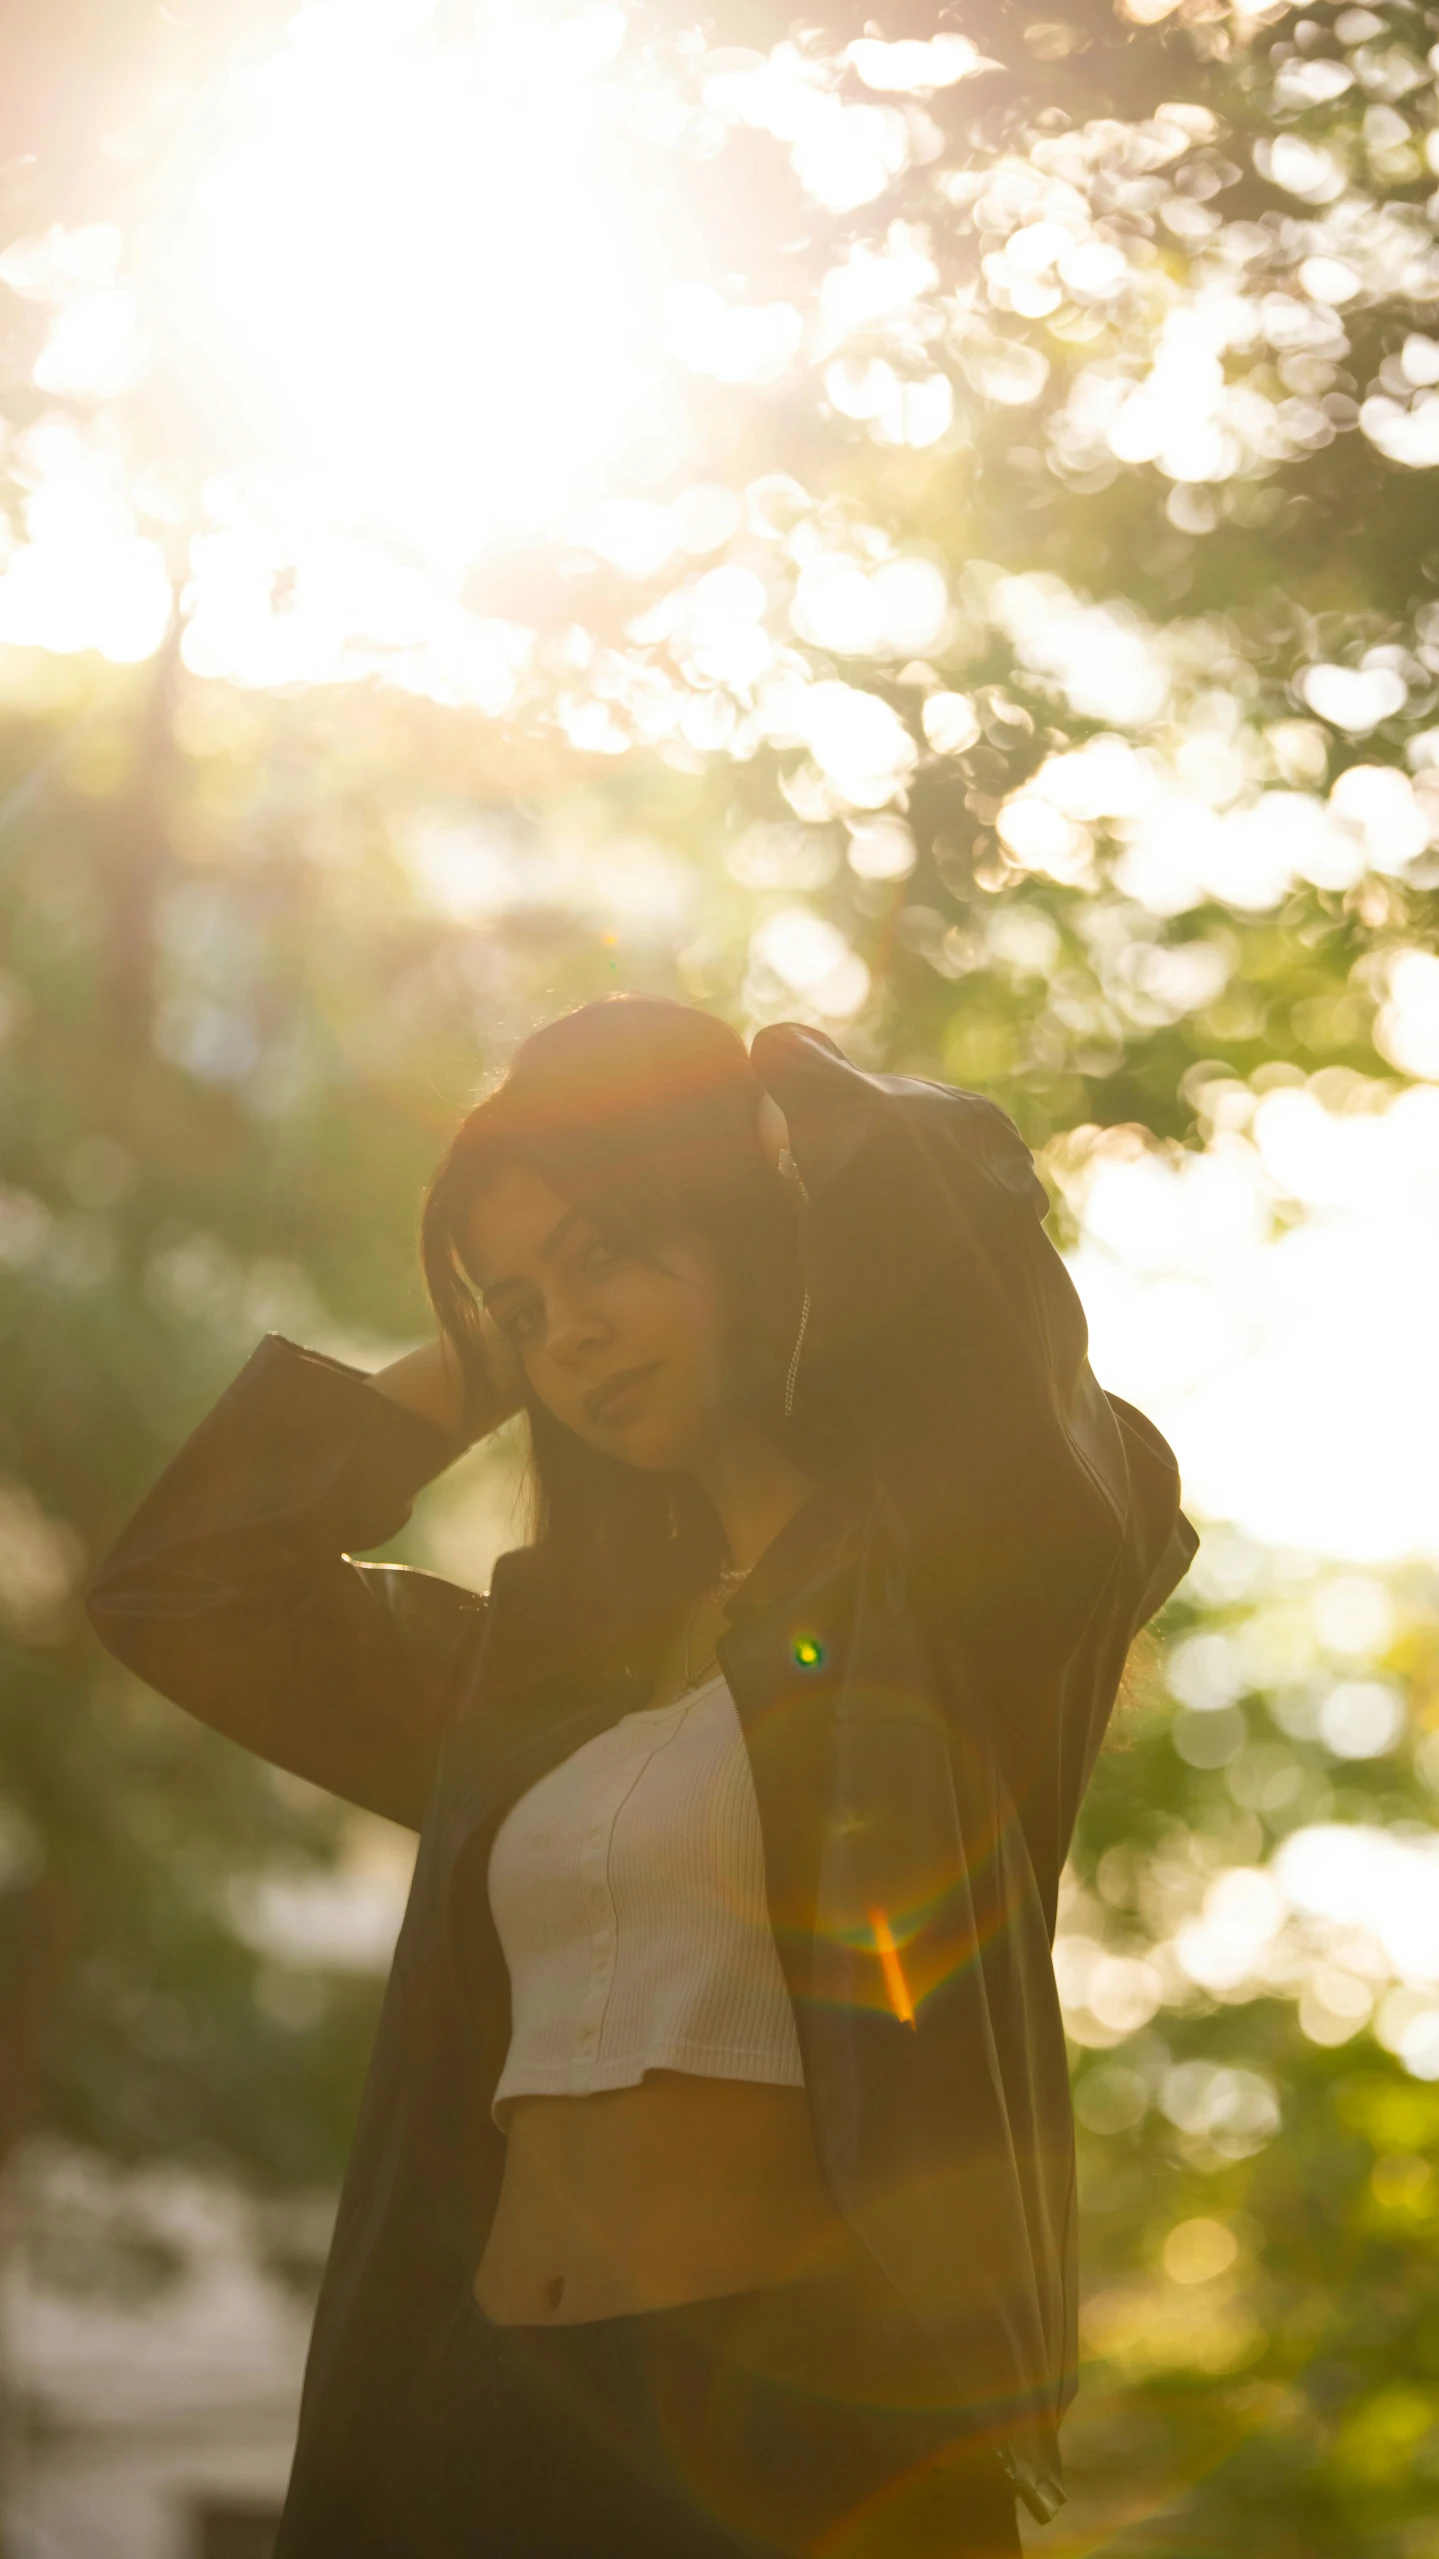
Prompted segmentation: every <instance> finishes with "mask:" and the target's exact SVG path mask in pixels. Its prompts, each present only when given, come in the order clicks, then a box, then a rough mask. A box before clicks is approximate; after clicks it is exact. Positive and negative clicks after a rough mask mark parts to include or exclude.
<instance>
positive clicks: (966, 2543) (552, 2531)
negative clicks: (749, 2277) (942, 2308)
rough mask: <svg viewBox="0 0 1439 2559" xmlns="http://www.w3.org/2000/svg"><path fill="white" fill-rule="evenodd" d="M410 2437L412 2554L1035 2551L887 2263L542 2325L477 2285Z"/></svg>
mask: <svg viewBox="0 0 1439 2559" xmlns="http://www.w3.org/2000/svg"><path fill="white" fill-rule="evenodd" d="M405 2433H406V2436H407V2438H408V2440H409V2442H410V2443H411V2444H412V2445H413V2448H414V2453H413V2460H412V2461H408V2460H407V2463H406V2476H405V2477H404V2478H403V2479H402V2480H400V2481H398V2482H395V2483H393V2485H394V2487H395V2491H396V2493H395V2500H394V2505H393V2507H392V2509H391V2521H390V2528H389V2537H390V2539H391V2541H392V2545H393V2551H394V2559H800V2554H809V2559H1019V2553H1020V2543H1019V2537H1018V2532H1017V2530H1016V2526H1015V2514H1014V2496H1013V2491H1012V2489H1011V2488H1010V2485H1009V2482H1008V2480H1007V2478H1006V2477H1005V2474H1004V2472H1003V2471H1002V2469H1001V2467H1000V2464H999V2462H998V2460H997V2459H996V2457H995V2455H994V2454H993V2452H992V2451H990V2450H989V2449H988V2448H987V2447H986V2446H985V2445H984V2444H983V2443H981V2442H979V2441H978V2440H977V2439H976V2438H975V2437H974V2435H973V2433H972V2432H966V2431H964V2430H962V2428H961V2427H960V2424H959V2421H958V2420H957V2418H956V2412H955V2409H954V2406H953V2400H952V2395H951V2394H950V2392H949V2389H948V2386H947V2384H946V2381H945V2378H944V2375H943V2372H942V2370H941V2368H940V2366H939V2364H938V2362H937V2360H936V2358H935V2356H934V2354H933V2351H932V2349H930V2347H929V2346H928V2345H927V2344H926V2342H925V2341H924V2339H923V2338H922V2337H921V2335H920V2332H919V2331H918V2329H917V2328H916V2326H915V2324H914V2322H913V2319H912V2318H911V2316H910V2314H909V2312H908V2311H907V2310H906V2309H905V2306H904V2304H903V2303H902V2302H901V2301H900V2299H899V2296H898V2294H897V2293H895V2292H894V2290H893V2288H892V2287H891V2286H890V2285H889V2284H888V2282H887V2281H886V2279H885V2278H884V2277H883V2276H882V2275H881V2274H879V2272H878V2271H877V2270H876V2269H871V2268H870V2267H869V2265H868V2261H866V2263H865V2266H864V2267H863V2268H861V2269H859V2270H857V2271H856V2270H850V2271H849V2272H847V2273H846V2274H845V2275H844V2276H843V2277H842V2278H837V2279H832V2280H829V2281H825V2282H815V2283H807V2284H793V2285H785V2286H783V2287H777V2288H775V2289H773V2290H768V2291H757V2292H745V2293H731V2294H726V2295H724V2296H723V2297H721V2298H720V2299H718V2300H709V2301H702V2302H690V2303H686V2304H685V2305H684V2306H683V2307H681V2308H679V2309H669V2310H652V2311H643V2312H639V2313H636V2314H633V2315H631V2316H629V2317H626V2318H619V2319H598V2320H589V2321H583V2322H572V2323H570V2324H568V2325H548V2326H544V2327H528V2326H527V2327H501V2326H497V2325H496V2324H494V2323H493V2322H491V2321H490V2320H488V2319H487V2318H486V2317H485V2316H484V2314H483V2312H482V2311H481V2310H480V2309H479V2308H478V2307H477V2306H476V2304H475V2302H474V2301H473V2299H472V2298H471V2296H470V2294H469V2293H468V2291H466V2292H465V2294H464V2295H463V2297H462V2298H461V2299H459V2300H458V2301H457V2302H456V2303H455V2306H454V2311H453V2314H452V2316H451V2318H450V2321H449V2323H448V2326H447V2328H446V2330H445V2332H444V2335H443V2337H442V2338H441V2339H440V2340H439V2342H438V2344H437V2346H436V2348H435V2351H434V2352H433V2353H432V2354H431V2355H430V2357H429V2358H428V2359H427V2361H426V2363H425V2365H424V2367H423V2368H422V2370H421V2371H420V2372H419V2373H418V2374H417V2375H416V2378H415V2383H414V2386H413V2390H412V2393H411V2398H410V2404H409V2406H408V2408H407V2410H406V2425H405Z"/></svg>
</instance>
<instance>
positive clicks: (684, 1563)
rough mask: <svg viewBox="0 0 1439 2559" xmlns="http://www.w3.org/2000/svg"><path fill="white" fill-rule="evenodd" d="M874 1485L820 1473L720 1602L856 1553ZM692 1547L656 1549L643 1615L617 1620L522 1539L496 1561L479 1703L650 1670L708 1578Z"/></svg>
mask: <svg viewBox="0 0 1439 2559" xmlns="http://www.w3.org/2000/svg"><path fill="white" fill-rule="evenodd" d="M874 1500H875V1488H874V1486H873V1484H872V1482H871V1480H870V1478H869V1476H868V1474H867V1473H866V1472H865V1470H864V1469H862V1468H861V1467H858V1466H850V1467H846V1468H844V1469H842V1470H840V1471H839V1472H838V1473H836V1474H834V1475H831V1476H828V1477H826V1478H825V1480H824V1481H823V1482H822V1483H820V1484H819V1485H817V1486H816V1488H815V1490H814V1492H813V1493H811V1494H810V1495H809V1496H808V1498H807V1499H806V1500H805V1501H804V1502H802V1503H801V1505H800V1508H799V1509H798V1510H797V1511H796V1512H795V1513H794V1515H793V1517H792V1518H791V1519H789V1520H787V1521H786V1523H785V1525H784V1527H783V1528H782V1529H781V1530H780V1531H779V1533H778V1535H777V1536H775V1537H773V1538H772V1539H771V1541H770V1543H769V1545H768V1546H767V1547H766V1548H765V1550H764V1553H763V1554H762V1555H761V1556H760V1557H759V1559H758V1561H757V1562H756V1564H755V1565H754V1567H753V1569H752V1570H751V1571H750V1573H749V1574H748V1575H747V1576H746V1578H745V1580H744V1581H743V1582H742V1583H741V1584H740V1587H739V1589H738V1590H737V1591H735V1592H734V1593H732V1594H731V1596H730V1598H729V1600H728V1601H727V1602H726V1614H727V1615H728V1616H729V1617H730V1618H731V1619H734V1620H737V1619H740V1618H743V1617H746V1616H748V1615H750V1614H751V1613H752V1612H754V1611H756V1610H758V1609H762V1608H767V1607H770V1606H772V1605H774V1604H775V1603H776V1602H778V1601H781V1600H783V1599H785V1598H787V1597H789V1596H791V1595H792V1594H793V1593H795V1592H796V1591H798V1590H801V1589H803V1588H805V1587H806V1586H807V1585H808V1584H809V1583H811V1582H812V1581H813V1580H814V1579H815V1578H816V1576H817V1575H818V1574H820V1573H821V1572H823V1571H825V1570H826V1569H828V1568H831V1567H833V1566H835V1565H836V1564H838V1563H840V1562H841V1561H842V1560H844V1559H845V1558H846V1557H848V1556H849V1555H851V1554H852V1553H855V1554H857V1553H858V1551H859V1547H860V1545H861V1543H862V1541H863V1532H864V1524H865V1521H866V1520H867V1518H868V1516H869V1514H870V1511H871V1509H872V1507H873V1503H874ZM708 1579H709V1569H708V1566H707V1564H706V1563H705V1561H704V1559H702V1558H699V1557H697V1556H695V1555H694V1553H693V1552H688V1553H680V1554H675V1553H674V1552H673V1551H671V1550H668V1549H666V1548H665V1547H663V1546H661V1547H658V1548H657V1549H656V1553H655V1558H654V1569H653V1573H652V1575H651V1577H650V1582H649V1587H648V1590H647V1592H646V1598H645V1606H644V1610H643V1612H642V1614H641V1615H640V1616H639V1617H638V1618H636V1619H633V1620H631V1621H630V1622H628V1623H626V1624H620V1623H617V1622H616V1620H615V1617H614V1615H613V1612H612V1610H610V1609H609V1608H607V1607H606V1604H605V1597H604V1594H603V1593H601V1592H598V1591H596V1590H594V1589H593V1588H591V1589H588V1590H584V1589H580V1588H577V1587H576V1585H575V1581H574V1578H573V1576H570V1575H566V1574H564V1573H563V1571H562V1570H561V1569H559V1568H558V1559H557V1558H556V1557H555V1556H554V1555H552V1554H550V1553H549V1552H548V1551H547V1550H546V1548H545V1547H544V1546H521V1547H515V1548H512V1549H511V1550H510V1552H509V1553H508V1554H505V1555H502V1556H501V1557H500V1558H499V1561H498V1562H497V1564H496V1566H495V1569H494V1575H493V1578H492V1583H491V1590H490V1604H489V1608H488V1611H487V1613H486V1626H485V1634H484V1640H483V1647H482V1651H481V1656H480V1669H479V1686H480V1689H481V1690H482V1692H483V1695H484V1698H485V1701H486V1703H487V1704H488V1703H491V1702H493V1701H494V1700H495V1699H497V1698H499V1697H503V1696H509V1695H512V1694H514V1693H515V1692H516V1691H519V1690H523V1689H529V1688H532V1687H533V1686H535V1685H536V1684H537V1683H538V1682H540V1681H544V1680H549V1679H554V1678H560V1677H563V1676H564V1675H565V1674H566V1673H569V1674H578V1673H581V1672H584V1671H586V1670H587V1669H588V1670H593V1671H595V1672H598V1673H600V1674H601V1675H606V1674H611V1673H613V1674H618V1675H620V1676H622V1677H623V1676H624V1675H625V1674H626V1673H628V1675H629V1677H630V1678H631V1679H641V1678H643V1677H644V1676H645V1675H646V1674H647V1673H648V1674H649V1675H652V1673H653V1666H654V1662H655V1660H656V1659H657V1658H658V1653H659V1648H660V1646H661V1645H662V1643H663V1641H664V1637H665V1634H666V1633H667V1631H668V1629H669V1627H670V1626H671V1624H672V1623H673V1619H674V1613H675V1611H676V1610H677V1609H680V1608H682V1607H683V1606H684V1605H685V1603H686V1601H689V1600H692V1599H694V1598H695V1597H696V1596H697V1595H698V1593H699V1592H700V1591H701V1590H703V1589H704V1588H705V1587H706V1586H707V1583H708Z"/></svg>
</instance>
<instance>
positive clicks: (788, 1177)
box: [779, 1146, 809, 1421]
mask: <svg viewBox="0 0 1439 2559" xmlns="http://www.w3.org/2000/svg"><path fill="white" fill-rule="evenodd" d="M779 1170H780V1173H781V1175H782V1176H783V1178H784V1180H785V1181H787V1182H792V1183H793V1184H794V1187H795V1189H796V1190H797V1191H798V1193H799V1195H800V1198H801V1200H802V1201H803V1202H804V1205H805V1207H806V1208H808V1206H809V1193H808V1191H807V1190H806V1188H805V1182H804V1175H803V1174H802V1173H801V1171H800V1169H799V1166H798V1165H797V1164H796V1162H795V1160H794V1157H793V1155H792V1154H791V1153H790V1150H789V1148H788V1147H787V1146H782V1147H781V1148H780V1155H779ZM808 1330H809V1285H808V1282H806V1285H805V1292H804V1304H803V1305H802V1307H801V1308H800V1310H799V1331H798V1332H797V1333H796V1335H795V1337H794V1349H793V1350H792V1351H791V1353H790V1355H789V1374H788V1376H787V1377H786V1379H785V1382H784V1417H785V1420H786V1421H789V1420H790V1418H791V1416H792V1414H793V1412H794V1389H795V1380H796V1378H797V1377H798V1376H799V1362H800V1353H801V1352H802V1351H803V1349H804V1337H805V1334H806V1333H807V1332H808Z"/></svg>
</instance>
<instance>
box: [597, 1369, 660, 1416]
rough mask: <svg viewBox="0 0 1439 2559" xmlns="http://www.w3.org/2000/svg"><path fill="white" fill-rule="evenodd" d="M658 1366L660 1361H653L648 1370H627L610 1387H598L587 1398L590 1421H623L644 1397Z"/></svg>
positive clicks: (612, 1380) (613, 1379) (610, 1383)
mask: <svg viewBox="0 0 1439 2559" xmlns="http://www.w3.org/2000/svg"><path fill="white" fill-rule="evenodd" d="M658 1366H659V1362H658V1360H651V1361H650V1363H649V1366H648V1367H647V1368H630V1369H626V1370H625V1371H624V1373H623V1375H622V1376H620V1377H616V1378H612V1379H611V1380H610V1382H609V1384H608V1385H605V1386H597V1387H596V1388H595V1390H594V1392H593V1394H591V1395H587V1396H586V1397H585V1411H586V1412H587V1413H588V1415H589V1417H590V1420H591V1421H592V1422H613V1421H623V1420H624V1419H625V1418H626V1417H627V1416H628V1414H629V1413H630V1412H631V1411H632V1410H633V1408H634V1406H635V1404H636V1403H637V1402H638V1401H639V1399H640V1397H641V1396H642V1395H643V1393H644V1390H645V1388H646V1386H647V1385H648V1384H649V1381H650V1379H651V1378H652V1377H653V1375H654V1373H655V1370H656V1369H657V1368H658Z"/></svg>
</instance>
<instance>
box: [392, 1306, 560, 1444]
mask: <svg viewBox="0 0 1439 2559" xmlns="http://www.w3.org/2000/svg"><path fill="white" fill-rule="evenodd" d="M480 1331H481V1335H482V1337H483V1340H484V1347H485V1366H486V1372H487V1379H488V1387H489V1392H488V1395H487V1397H485V1398H484V1399H483V1401H481V1402H479V1403H478V1404H477V1400H476V1398H475V1397H474V1395H473V1393H472V1395H471V1399H470V1404H469V1409H468V1413H467V1411H466V1403H465V1389H464V1382H463V1379H462V1378H461V1375H460V1367H459V1362H458V1360H457V1359H456V1357H455V1352H454V1348H453V1346H452V1344H451V1343H449V1342H448V1341H447V1340H446V1339H445V1337H444V1335H443V1334H441V1335H439V1336H438V1337H437V1338H436V1339H435V1340H434V1341H432V1342H425V1343H423V1344H422V1346H421V1348H420V1349H419V1350H417V1351H407V1352H406V1353H405V1355H404V1358H403V1359H397V1360H392V1361H391V1363H390V1365H389V1367H388V1368H382V1369H378V1370H376V1372H375V1374H374V1376H373V1377H372V1378H371V1379H370V1384H371V1385H372V1386H373V1388H374V1389H375V1392H376V1393H377V1394H379V1395H387V1396H388V1397H389V1399H390V1402H391V1403H392V1404H403V1405H404V1407H405V1410H406V1411H407V1412H410V1413H419V1414H420V1415H421V1416H422V1417H423V1419H424V1420H425V1421H427V1422H434V1423H435V1424H436V1426H437V1427H438V1428H439V1429H440V1430H442V1431H447V1432H448V1433H449V1435H450V1437H451V1438H452V1439H457V1440H458V1439H463V1440H465V1441H466V1442H470V1441H474V1440H477V1439H485V1438H487V1437H488V1435H489V1433H490V1432H491V1431H494V1430H498V1429H499V1427H500V1424H501V1422H507V1421H508V1420H509V1418H510V1415H511V1414H512V1413H517V1412H518V1411H519V1409H520V1406H521V1404H522V1403H523V1402H524V1391H525V1390H524V1378H523V1376H522V1374H521V1370H520V1364H519V1361H518V1359H517V1358H516V1356H515V1353H514V1350H513V1348H512V1346H511V1344H510V1343H509V1342H508V1341H507V1340H506V1339H505V1336H504V1334H503V1333H502V1332H501V1331H500V1329H499V1326H498V1325H497V1324H496V1323H495V1321H494V1319H493V1317H492V1316H489V1315H487V1314H486V1313H485V1312H484V1310H483V1308H482V1309H481V1310H480Z"/></svg>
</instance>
